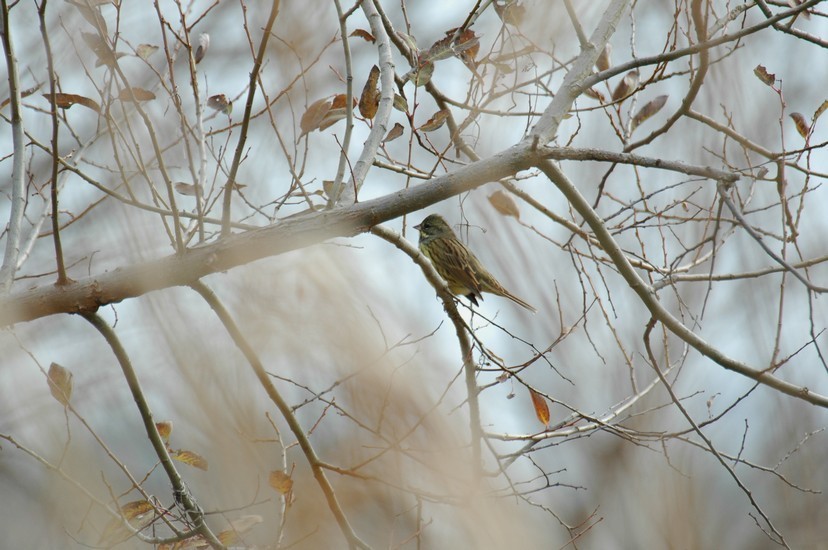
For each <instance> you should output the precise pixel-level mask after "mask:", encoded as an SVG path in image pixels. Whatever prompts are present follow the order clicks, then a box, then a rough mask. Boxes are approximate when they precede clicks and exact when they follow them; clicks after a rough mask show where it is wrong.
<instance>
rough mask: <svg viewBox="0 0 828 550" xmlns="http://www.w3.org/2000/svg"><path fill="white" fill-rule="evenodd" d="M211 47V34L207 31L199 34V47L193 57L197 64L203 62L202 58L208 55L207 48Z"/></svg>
mask: <svg viewBox="0 0 828 550" xmlns="http://www.w3.org/2000/svg"><path fill="white" fill-rule="evenodd" d="M209 47H210V35H209V34H207V33H206V32H203V33H201V34H200V35H198V47H197V48H196V51H195V55H194V56H193V58H194V59H195V62H196V65H198V64H199V63H201V60H202V59H204V56H205V55H207V49H208V48H209Z"/></svg>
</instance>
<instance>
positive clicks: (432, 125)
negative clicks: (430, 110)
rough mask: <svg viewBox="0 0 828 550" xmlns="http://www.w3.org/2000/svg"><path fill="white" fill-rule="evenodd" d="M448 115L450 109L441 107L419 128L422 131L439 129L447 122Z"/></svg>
mask: <svg viewBox="0 0 828 550" xmlns="http://www.w3.org/2000/svg"><path fill="white" fill-rule="evenodd" d="M448 116H449V110H448V109H440V110H439V111H437V112H436V113H434V116H432V117H431V118H430V119H428V122H426V123H425V124H423V125H422V126H420V128H419V130H420V131H421V132H433V131H434V130H437V129H438V128H440V127H441V126H442V125H443V124H445V123H446V119H447V118H448Z"/></svg>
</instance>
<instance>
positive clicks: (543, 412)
mask: <svg viewBox="0 0 828 550" xmlns="http://www.w3.org/2000/svg"><path fill="white" fill-rule="evenodd" d="M529 395H530V396H531V397H532V406H533V407H534V408H535V416H537V417H538V420H540V421H541V422H542V423H543V425H544V426H547V427H548V426H549V418H550V417H549V405H548V404H547V403H546V399H545V398H544V397H543V396H542V395H541V394H539V393H538V392H536V391H535V390H533V389H532V388H529Z"/></svg>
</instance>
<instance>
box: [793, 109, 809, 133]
mask: <svg viewBox="0 0 828 550" xmlns="http://www.w3.org/2000/svg"><path fill="white" fill-rule="evenodd" d="M790 117H791V118H792V119H793V121H794V124H795V125H796V131H797V132H798V133H799V135H800V136H802V137H803V139H807V138H808V133H809V132H810V131H811V129H810V127H809V126H808V122H807V121H806V120H805V117H804V116H802V113H791V114H790Z"/></svg>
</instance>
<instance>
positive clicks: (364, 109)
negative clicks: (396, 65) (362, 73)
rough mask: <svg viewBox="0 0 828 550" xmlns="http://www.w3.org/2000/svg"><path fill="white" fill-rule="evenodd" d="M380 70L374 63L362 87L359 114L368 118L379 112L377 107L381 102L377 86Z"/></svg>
mask: <svg viewBox="0 0 828 550" xmlns="http://www.w3.org/2000/svg"><path fill="white" fill-rule="evenodd" d="M379 76H380V70H379V67H377V66H376V65H374V66H373V67H371V72H370V73H368V80H367V81H366V82H365V86H364V87H363V88H362V95H360V96H359V114H361V115H362V116H363V117H365V118H367V119H369V120H370V119H372V118H374V117H375V116H376V114H377V107H379V102H380V91H379V88H378V87H377V84H378V82H379Z"/></svg>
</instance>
